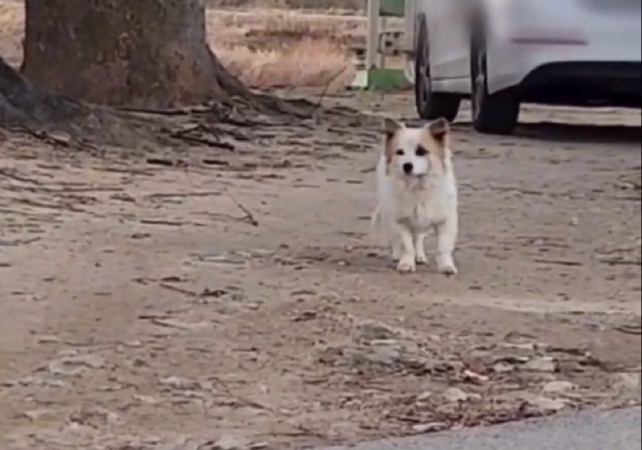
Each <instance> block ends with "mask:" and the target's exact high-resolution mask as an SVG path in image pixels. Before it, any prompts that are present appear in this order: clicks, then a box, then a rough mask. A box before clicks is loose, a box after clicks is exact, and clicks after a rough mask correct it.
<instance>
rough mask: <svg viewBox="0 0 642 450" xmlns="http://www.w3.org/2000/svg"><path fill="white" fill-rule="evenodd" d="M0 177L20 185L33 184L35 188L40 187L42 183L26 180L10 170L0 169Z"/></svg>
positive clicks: (30, 179)
mask: <svg viewBox="0 0 642 450" xmlns="http://www.w3.org/2000/svg"><path fill="white" fill-rule="evenodd" d="M0 176H3V177H6V178H10V179H12V180H14V181H19V182H21V183H28V184H35V185H36V186H41V185H42V183H41V182H40V181H38V180H34V179H32V178H28V177H25V176H22V175H20V174H19V173H17V172H16V171H15V170H12V169H3V168H0Z"/></svg>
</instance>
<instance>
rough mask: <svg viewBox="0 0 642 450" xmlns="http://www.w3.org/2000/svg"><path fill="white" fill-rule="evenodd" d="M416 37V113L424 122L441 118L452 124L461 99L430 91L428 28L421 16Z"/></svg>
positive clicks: (457, 112) (456, 96)
mask: <svg viewBox="0 0 642 450" xmlns="http://www.w3.org/2000/svg"><path fill="white" fill-rule="evenodd" d="M416 36H417V37H416V39H417V42H416V44H415V104H416V105H417V113H418V114H419V117H421V118H422V119H424V120H436V119H440V118H442V117H443V118H445V119H446V120H448V121H449V122H452V121H454V120H455V118H457V114H459V106H460V105H461V97H459V96H458V95H453V94H445V93H439V92H433V90H432V82H431V76H430V48H429V44H428V28H427V26H426V20H425V18H424V16H423V15H420V16H419V18H418V23H417V33H416Z"/></svg>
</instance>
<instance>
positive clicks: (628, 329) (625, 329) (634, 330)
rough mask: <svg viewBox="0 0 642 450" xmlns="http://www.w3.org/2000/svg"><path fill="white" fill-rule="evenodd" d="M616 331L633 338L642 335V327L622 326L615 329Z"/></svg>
mask: <svg viewBox="0 0 642 450" xmlns="http://www.w3.org/2000/svg"><path fill="white" fill-rule="evenodd" d="M615 330H616V331H619V332H620V333H624V334H630V335H633V336H639V335H642V325H620V326H619V327H616V328H615Z"/></svg>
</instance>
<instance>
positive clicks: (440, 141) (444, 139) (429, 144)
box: [421, 118, 450, 164]
mask: <svg viewBox="0 0 642 450" xmlns="http://www.w3.org/2000/svg"><path fill="white" fill-rule="evenodd" d="M423 131H424V132H423V133H422V134H421V143H422V145H423V146H424V147H425V148H426V150H428V152H429V153H430V154H431V155H433V156H435V157H436V159H437V160H438V161H439V162H440V163H441V164H443V163H445V162H446V159H447V158H448V156H449V155H448V152H449V151H450V150H449V145H450V139H449V138H450V124H449V123H448V121H447V120H446V119H443V118H441V119H437V120H435V121H434V122H430V123H428V124H426V125H425V126H424V129H423Z"/></svg>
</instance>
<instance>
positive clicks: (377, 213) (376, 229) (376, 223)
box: [370, 205, 384, 240]
mask: <svg viewBox="0 0 642 450" xmlns="http://www.w3.org/2000/svg"><path fill="white" fill-rule="evenodd" d="M383 228H384V227H383V213H382V211H381V205H377V207H376V208H375V210H374V212H373V213H372V217H371V218H370V231H371V233H372V236H373V238H374V239H375V240H380V239H381V238H382V232H383Z"/></svg>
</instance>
